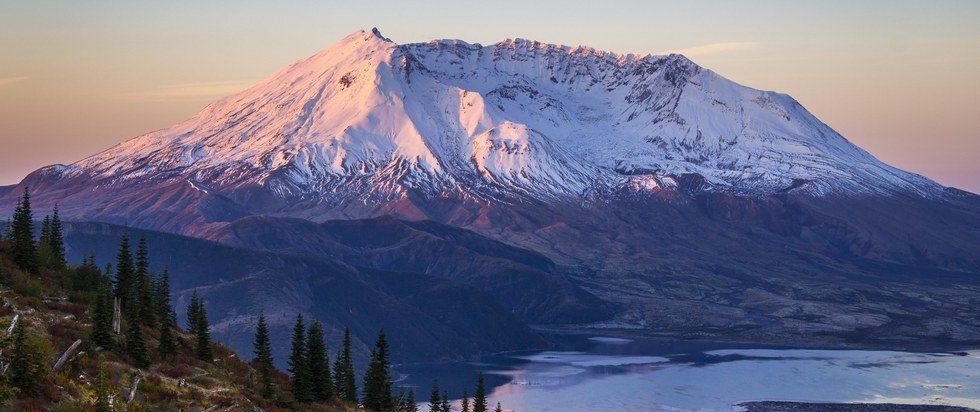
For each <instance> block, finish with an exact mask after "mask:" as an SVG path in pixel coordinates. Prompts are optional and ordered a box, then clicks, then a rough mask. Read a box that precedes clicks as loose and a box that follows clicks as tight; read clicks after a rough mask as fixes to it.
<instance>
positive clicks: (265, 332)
mask: <svg viewBox="0 0 980 412" xmlns="http://www.w3.org/2000/svg"><path fill="white" fill-rule="evenodd" d="M252 347H253V348H254V349H253V350H254V353H255V360H254V361H253V362H254V363H255V366H256V367H257V368H258V370H259V375H260V378H261V379H262V397H263V398H266V399H272V398H273V397H274V396H275V380H274V377H273V375H272V374H273V373H274V371H275V367H274V366H273V360H272V346H271V345H270V343H269V328H268V327H267V326H266V324H265V315H259V323H258V325H257V326H256V327H255V341H253V343H252Z"/></svg>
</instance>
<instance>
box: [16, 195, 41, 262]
mask: <svg viewBox="0 0 980 412" xmlns="http://www.w3.org/2000/svg"><path fill="white" fill-rule="evenodd" d="M10 241H11V242H12V243H13V250H12V252H13V258H14V262H16V263H17V265H18V266H20V267H21V269H24V270H26V271H28V272H35V271H37V245H36V244H35V243H34V213H33V212H32V211H31V195H30V193H28V189H27V187H25V188H24V196H23V197H21V198H20V202H18V204H17V207H15V208H14V216H13V221H11V223H10Z"/></svg>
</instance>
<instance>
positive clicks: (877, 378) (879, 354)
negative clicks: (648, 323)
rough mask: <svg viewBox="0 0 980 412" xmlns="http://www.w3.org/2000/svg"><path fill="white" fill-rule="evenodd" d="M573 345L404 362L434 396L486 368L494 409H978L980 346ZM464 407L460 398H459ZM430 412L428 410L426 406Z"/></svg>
mask: <svg viewBox="0 0 980 412" xmlns="http://www.w3.org/2000/svg"><path fill="white" fill-rule="evenodd" d="M564 347H567V348H569V349H568V350H561V351H545V352H529V353H513V354H505V355H497V356H492V357H488V358H485V359H481V361H480V362H474V363H461V364H448V365H412V366H403V367H402V368H399V369H398V370H399V372H401V373H403V374H404V375H403V377H404V379H403V380H402V381H401V382H399V383H400V384H402V385H405V386H406V387H414V388H415V390H416V397H417V399H418V400H419V401H424V400H426V399H428V393H429V391H430V390H431V389H430V388H431V382H432V379H434V378H438V379H439V381H440V383H441V386H442V387H444V388H446V389H448V390H449V393H450V395H451V396H453V397H459V396H461V395H462V392H463V390H464V389H468V393H469V394H470V395H472V388H473V385H474V382H475V376H476V373H477V372H479V371H482V372H484V373H485V374H486V380H487V384H488V386H489V387H493V390H492V393H491V395H490V399H491V405H495V404H496V402H498V401H499V402H500V403H501V404H503V405H504V409H505V410H517V411H652V410H653V411H655V410H708V411H711V410H733V409H734V405H736V404H738V403H740V402H746V401H755V400H784V401H805V402H890V403H915V404H944V405H959V406H967V407H972V408H980V350H977V351H968V352H962V353H918V352H898V351H870V350H805V349H792V348H780V347H762V346H757V345H756V346H752V345H732V344H723V343H710V342H682V341H642V340H629V339H621V338H609V337H601V336H591V337H570V338H567V339H566V341H565V342H563V348H564ZM457 407H458V404H457ZM423 410H424V409H423Z"/></svg>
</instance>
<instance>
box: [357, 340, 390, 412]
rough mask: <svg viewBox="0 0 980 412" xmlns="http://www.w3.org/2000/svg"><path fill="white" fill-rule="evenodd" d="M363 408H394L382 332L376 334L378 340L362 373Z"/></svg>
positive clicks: (386, 344) (384, 409) (385, 345)
mask: <svg viewBox="0 0 980 412" xmlns="http://www.w3.org/2000/svg"><path fill="white" fill-rule="evenodd" d="M364 407H365V408H367V409H371V410H375V411H388V410H391V409H393V407H394V403H393V399H392V397H391V365H390V364H389V362H388V341H387V339H386V338H385V332H384V331H383V330H382V331H380V332H378V340H377V341H375V343H374V348H373V349H372V350H371V362H370V363H368V368H367V371H366V372H365V373H364Z"/></svg>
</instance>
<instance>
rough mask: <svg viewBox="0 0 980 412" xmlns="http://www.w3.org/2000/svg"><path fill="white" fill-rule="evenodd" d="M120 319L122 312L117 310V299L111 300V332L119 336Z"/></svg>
mask: <svg viewBox="0 0 980 412" xmlns="http://www.w3.org/2000/svg"><path fill="white" fill-rule="evenodd" d="M120 317H122V311H121V310H120V308H119V298H115V299H113V300H112V330H113V331H114V332H116V334H117V335H118V334H119V330H120V327H119V318H120Z"/></svg>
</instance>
